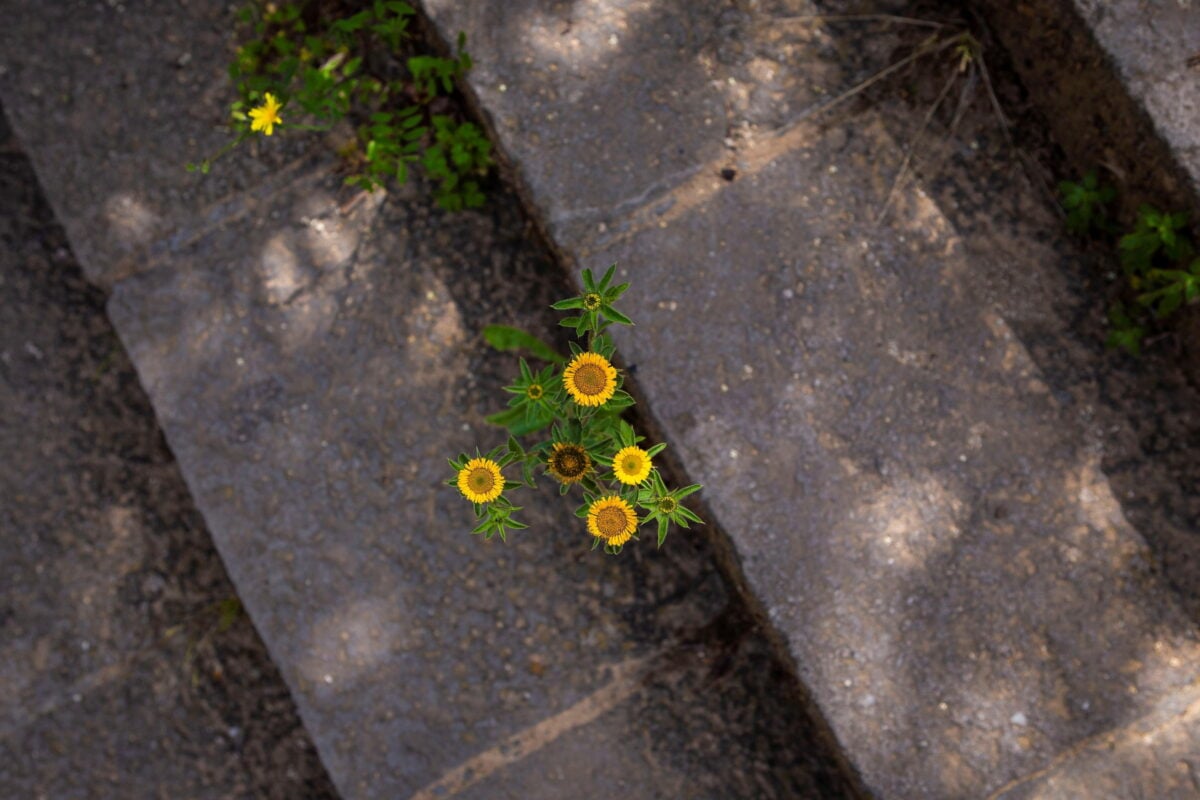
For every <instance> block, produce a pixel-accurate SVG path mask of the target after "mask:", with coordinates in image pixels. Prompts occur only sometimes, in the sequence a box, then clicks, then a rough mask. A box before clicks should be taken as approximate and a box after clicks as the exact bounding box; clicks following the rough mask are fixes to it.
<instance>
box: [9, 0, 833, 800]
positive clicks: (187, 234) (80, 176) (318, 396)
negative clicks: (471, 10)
mask: <svg viewBox="0 0 1200 800" xmlns="http://www.w3.org/2000/svg"><path fill="white" fill-rule="evenodd" d="M70 5H71V6H72V9H73V11H75V12H77V13H76V14H63V15H61V16H59V15H58V9H57V8H56V9H54V10H53V11H52V12H48V13H47V14H46V15H45V16H44V17H38V16H37V14H38V12H37V10H36V9H35V8H33V7H32V4H25V5H22V6H20V9H21V11H22V13H21V14H18V15H17V18H18V19H22V20H23V21H28V26H26V27H24V28H22V29H21V30H17V31H12V30H9V31H8V32H7V33H6V36H7V39H6V41H5V58H6V62H5V63H6V65H7V67H8V68H7V71H6V75H5V76H4V78H3V80H0V94H2V95H3V96H4V98H5V99H6V101H8V102H11V103H12V105H13V107H14V114H13V116H14V127H15V128H16V129H17V131H18V133H20V134H21V135H22V137H23V140H24V141H25V142H26V144H27V146H29V147H30V149H31V151H32V153H33V155H34V161H35V164H36V165H37V166H38V167H39V170H42V179H43V181H44V183H45V185H46V188H47V192H48V194H49V195H50V197H51V199H52V201H53V204H54V206H55V208H56V209H58V211H59V213H60V214H62V215H63V217H64V221H65V222H66V224H67V229H68V233H69V234H70V235H71V236H72V238H73V239H74V237H78V238H79V240H80V241H81V242H82V243H84V244H85V246H84V247H83V248H82V251H81V256H82V257H85V258H86V260H88V262H89V268H88V273H89V275H91V276H92V277H93V278H94V279H95V280H98V281H101V282H108V283H115V286H114V288H113V292H112V297H111V300H110V303H109V313H110V316H111V318H112V319H113V321H114V323H115V326H116V328H117V330H118V332H119V334H120V335H121V337H122V340H123V342H124V343H125V344H126V346H127V347H128V349H129V352H130V355H131V357H132V359H133V361H134V363H135V365H136V367H137V369H138V373H139V376H140V377H141V379H142V382H143V384H144V385H145V386H146V388H147V391H148V394H149V395H150V398H151V401H152V402H153V404H154V407H155V411H156V413H157V415H158V418H159V420H160V422H161V423H162V425H163V428H164V431H165V432H166V435H167V439H168V441H169V442H170V445H171V448H172V450H173V452H174V453H175V455H176V457H177V458H178V460H179V464H180V469H181V471H182V473H183V475H184V477H185V478H186V480H187V482H188V487H189V489H190V490H191V492H192V494H193V496H194V498H195V500H196V504H197V507H198V508H199V509H200V511H201V512H202V513H203V515H204V518H205V521H206V523H207V525H208V527H209V529H210V530H211V532H212V536H213V539H214V541H215V543H216V545H217V547H218V549H219V551H220V552H221V554H222V557H223V559H224V560H225V562H226V564H227V565H228V568H229V572H230V576H231V577H232V579H233V582H234V584H235V585H236V587H237V589H238V594H239V596H240V597H241V599H242V600H243V602H244V604H245V606H246V608H247V610H248V612H249V614H250V616H251V618H252V619H254V621H255V624H256V625H257V626H258V627H259V629H260V630H261V631H262V633H263V638H264V641H265V642H266V644H267V645H268V647H269V649H270V651H271V654H272V656H273V657H274V659H275V660H276V662H277V663H278V664H279V667H280V671H281V673H282V674H283V676H284V678H285V679H286V681H287V682H288V684H289V686H290V687H291V688H292V690H293V694H294V696H295V697H296V701H297V705H298V707H299V710H300V712H301V716H302V717H303V719H304V721H305V725H306V728H307V729H308V730H309V732H310V733H311V734H312V736H313V739H314V741H315V743H316V745H317V748H318V750H319V751H320V753H321V757H322V760H323V761H324V763H325V764H326V766H327V767H328V768H329V770H330V774H331V777H332V778H333V780H334V782H335V783H336V784H337V787H338V789H339V791H340V792H341V793H342V794H343V796H346V797H407V796H414V797H434V796H437V797H444V796H450V795H455V794H457V795H463V796H471V797H488V798H502V797H528V796H541V797H561V796H564V794H569V793H571V792H574V791H585V792H586V793H587V794H589V795H591V796H602V797H613V796H630V797H647V798H649V797H672V798H676V797H680V798H724V797H780V798H790V797H817V796H827V797H853V796H856V794H857V792H856V789H855V786H854V784H853V782H852V780H851V779H849V778H848V777H847V776H846V775H844V774H843V771H842V765H841V762H840V760H839V758H838V755H837V753H836V752H835V751H833V750H832V749H831V748H829V747H828V740H829V737H828V735H827V734H826V733H825V731H824V730H823V728H822V726H821V725H820V724H819V721H816V720H814V719H812V718H810V717H808V716H807V715H806V712H805V707H804V705H803V699H802V697H801V694H802V691H801V689H800V688H799V686H798V685H797V684H796V683H795V681H794V678H793V677H792V676H791V675H790V674H789V673H788V671H787V670H786V669H785V667H784V665H783V664H782V663H781V662H780V661H779V660H778V658H777V657H776V655H775V654H774V653H773V651H772V650H771V648H770V647H769V645H768V643H767V641H766V639H765V637H764V635H763V633H762V631H761V630H759V629H758V628H757V627H756V626H755V624H754V621H753V620H752V619H751V618H750V617H749V615H748V614H747V613H746V610H745V609H744V607H742V606H741V605H740V601H739V598H738V597H737V596H736V595H734V594H731V593H730V592H729V591H728V590H727V588H726V586H725V584H724V583H723V580H722V578H721V576H720V574H719V572H718V570H717V568H716V566H715V563H714V558H713V555H712V551H711V549H710V548H709V546H708V543H707V542H706V541H705V540H704V539H703V538H700V537H694V538H689V537H678V538H677V541H676V542H674V543H673V546H672V547H670V548H666V549H664V550H663V551H661V552H655V551H653V550H652V549H650V548H638V549H633V548H630V549H629V550H628V551H627V552H626V554H625V556H624V557H623V558H620V559H613V558H606V557H604V556H603V554H600V553H594V552H592V551H591V550H590V548H589V544H590V541H589V539H588V537H587V535H586V532H585V531H584V529H583V528H582V527H581V524H580V522H579V520H578V519H576V518H575V517H574V516H573V514H571V511H570V507H569V506H568V505H567V504H565V503H564V502H563V501H561V500H560V499H559V498H558V497H557V494H556V493H553V492H545V493H543V494H542V495H540V496H538V497H531V498H529V500H528V501H527V502H526V505H527V507H528V512H527V518H528V521H529V522H530V523H531V525H532V527H533V529H532V530H531V531H529V532H528V533H527V534H525V535H521V536H516V537H514V540H513V541H512V542H510V543H509V544H508V545H504V544H503V543H501V542H492V543H490V544H483V543H482V542H480V541H478V540H475V539H472V538H471V537H470V536H469V534H468V533H467V531H468V530H469V528H470V517H471V515H470V508H469V506H467V505H466V503H465V501H463V499H462V498H461V497H460V496H458V493H457V492H456V491H455V490H453V489H451V488H449V487H446V486H444V485H443V484H442V481H443V480H444V478H445V477H446V476H447V469H448V468H447V466H446V458H447V456H449V455H451V454H453V453H454V452H456V451H457V450H458V449H466V448H471V447H474V446H475V445H476V444H479V445H480V446H482V447H485V448H486V447H488V446H490V445H492V444H494V443H495V442H496V441H497V440H498V435H499V434H498V432H497V431H496V430H495V429H492V428H489V427H487V426H486V425H484V424H483V421H482V420H483V416H484V415H485V414H487V413H489V412H491V411H494V410H496V408H497V407H498V406H500V405H501V404H502V402H503V397H504V394H503V392H502V389H501V387H502V386H503V385H504V384H506V383H507V382H508V381H509V380H511V378H512V375H513V372H514V367H515V363H514V360H513V359H511V358H510V357H497V356H496V354H494V353H492V352H490V351H487V350H486V349H485V348H484V346H483V345H482V342H481V341H480V337H479V335H478V334H479V330H480V328H481V327H482V326H483V325H484V324H487V323H490V322H508V323H514V324H519V325H522V326H524V327H527V328H530V329H533V330H535V331H538V332H540V333H541V334H542V335H544V336H545V335H549V336H553V335H555V328H554V319H552V318H550V317H549V316H548V312H547V309H546V306H547V305H548V304H549V303H550V302H551V301H552V300H554V299H557V298H558V297H560V296H562V294H563V293H564V292H565V291H567V285H566V282H565V281H564V280H563V276H562V274H561V273H560V272H559V271H557V269H556V268H555V266H554V264H553V262H552V261H550V260H549V259H548V257H547V256H546V254H545V253H543V252H542V251H541V250H539V249H538V247H537V246H536V237H535V236H533V235H532V232H531V231H530V230H527V229H526V227H525V225H524V222H523V218H522V217H521V215H520V213H519V211H518V209H517V203H516V201H515V199H514V198H513V197H512V196H511V195H507V194H504V193H503V192H502V190H500V189H499V188H497V194H496V195H495V197H494V199H493V205H492V207H491V210H490V211H488V212H484V213H469V214H462V215H458V216H446V215H443V214H440V213H433V212H432V211H431V209H430V203H429V197H428V193H427V192H426V190H425V189H423V188H420V187H411V188H410V189H408V190H405V191H404V192H400V193H396V194H394V195H392V196H390V197H385V196H383V195H367V194H361V193H358V192H353V191H350V190H347V189H345V188H344V187H343V186H342V184H341V179H340V177H339V176H338V175H336V174H334V171H333V169H332V166H331V164H330V163H328V162H323V161H321V160H319V159H317V160H312V159H299V160H292V161H288V162H287V163H288V164H289V165H290V166H289V167H288V168H286V169H280V170H278V171H276V172H274V173H273V174H272V175H271V176H270V178H269V179H265V180H264V181H262V182H260V183H258V184H254V183H253V182H252V181H250V180H249V179H247V180H246V186H245V189H244V190H243V189H242V187H241V186H240V185H239V186H231V187H225V189H220V187H218V188H213V187H211V186H205V188H204V189H203V191H202V192H200V193H199V194H198V195H197V196H195V197H190V198H189V196H188V190H187V189H186V186H187V185H190V184H186V185H185V188H183V189H179V190H178V192H176V190H175V189H174V188H172V187H176V186H178V184H177V183H176V182H177V181H178V180H179V178H178V176H177V174H176V173H174V172H170V171H169V169H170V168H169V167H167V166H164V164H165V160H166V159H169V158H171V157H172V154H173V150H174V149H176V147H177V143H178V142H180V141H182V140H184V139H186V138H187V136H188V135H189V132H191V131H193V130H197V131H198V130H203V129H204V122H203V121H200V122H198V121H196V120H193V119H190V118H188V117H187V116H186V115H184V114H182V113H176V112H180V111H181V110H182V109H183V108H185V107H187V106H186V103H185V100H184V99H183V98H181V96H180V95H179V92H178V89H177V87H176V81H177V77H176V73H175V72H174V71H172V70H171V69H165V68H163V65H162V64H158V66H155V65H154V64H153V63H149V62H146V61H144V58H145V53H146V52H157V51H156V50H155V48H157V47H159V46H160V44H161V43H156V44H155V45H154V46H153V47H152V48H150V50H149V51H146V50H143V49H139V48H136V47H133V46H132V45H131V46H129V47H125V48H121V47H118V48H114V49H112V50H111V51H106V53H107V55H106V56H105V58H106V61H105V64H106V69H105V70H101V71H99V72H97V74H96V75H95V76H93V75H92V73H91V71H90V69H89V67H88V64H89V63H91V59H92V56H91V55H90V54H89V53H88V52H87V50H86V49H85V48H84V47H83V46H81V44H86V43H88V42H92V41H99V40H106V39H107V38H112V39H119V38H120V36H122V35H124V33H123V32H124V31H126V29H127V27H128V30H129V31H132V32H136V31H137V30H139V28H138V25H144V26H148V27H147V29H148V30H158V29H162V30H167V31H171V32H172V35H175V36H177V37H181V39H182V40H187V39H188V36H189V31H190V30H192V29H193V28H198V29H200V32H201V33H200V34H198V35H199V39H198V40H203V31H204V30H209V29H216V28H220V27H221V26H225V25H228V24H229V18H228V17H222V16H221V14H222V13H224V12H223V9H224V8H225V6H226V5H228V4H223V3H216V2H191V3H189V4H188V5H187V7H186V8H183V7H176V6H173V5H172V6H164V5H162V4H158V3H149V2H146V3H127V4H111V5H110V6H109V7H107V8H105V7H103V6H101V7H95V6H93V5H91V4H70ZM118 6H119V7H120V8H124V9H125V10H124V11H117V10H115V9H116V8H117V7H118ZM132 17H137V18H138V19H140V20H142V22H140V23H136V24H132V23H127V22H126V21H125V20H128V19H130V18H132ZM155 26H158V27H157V28H156V27H155ZM109 28H112V29H113V30H112V33H111V36H110V34H109V33H108V29H109ZM35 37H43V38H42V39H41V40H40V41H38V42H37V43H36V44H29V42H30V41H31V40H32V39H33V38H35ZM88 46H89V47H90V45H88ZM43 49H44V50H45V51H47V52H54V53H57V54H58V55H59V57H58V58H57V59H56V60H53V61H52V60H49V59H47V58H46V57H45V56H44V55H43V52H42V51H43ZM210 55H211V60H210V61H206V62H205V63H207V64H208V66H207V67H203V69H202V68H201V67H202V65H200V64H199V63H198V61H197V60H195V59H193V61H191V62H190V64H189V69H195V70H197V71H198V72H199V73H201V74H199V75H197V76H193V77H189V78H187V80H188V81H194V82H195V85H196V86H210V85H211V86H216V85H217V84H218V81H219V78H218V77H217V69H216V66H215V65H216V64H217V63H218V62H220V61H221V54H220V53H214V54H206V55H205V58H206V59H209V58H210ZM205 70H207V72H205ZM110 71H111V72H112V73H113V74H128V73H134V74H136V75H137V76H138V80H137V81H136V85H137V97H138V98H139V99H140V101H141V103H142V104H143V105H145V106H146V107H153V108H156V109H159V115H158V116H157V117H156V118H154V119H150V120H144V121H142V122H141V123H140V124H137V125H132V124H129V125H126V124H120V125H116V127H112V128H109V127H105V126H99V125H96V126H89V125H86V124H83V123H84V122H85V121H86V120H88V119H92V118H96V119H101V120H102V119H106V118H107V117H106V115H107V114H108V113H109V112H108V111H107V110H106V108H105V107H104V106H105V105H106V103H108V102H109V99H108V98H107V96H105V95H103V94H101V93H100V92H99V90H98V89H99V88H101V87H103V86H104V85H105V84H103V83H102V82H103V81H105V80H107V77H106V76H108V75H109V74H110ZM210 73H211V74H210ZM35 79H36V81H37V82H38V83H39V84H40V83H42V82H45V83H47V84H52V85H54V86H56V87H59V89H58V91H59V92H60V93H62V94H63V95H64V96H69V97H70V98H71V99H72V102H71V103H70V104H69V105H68V106H66V107H62V108H60V107H57V106H55V105H54V104H52V103H49V102H46V101H44V100H42V99H40V98H41V96H40V95H38V94H34V93H32V92H31V91H30V87H31V86H32V85H35V84H34V80H35ZM97 81H100V82H101V83H97ZM210 82H211V83H210ZM189 85H190V84H189ZM184 94H186V92H185V93H184ZM204 102H205V104H206V105H205V106H204V108H205V110H204V111H202V112H198V113H200V116H201V117H203V118H204V120H208V119H210V118H211V119H216V118H219V112H217V111H214V109H215V108H216V107H217V106H218V105H219V102H220V99H219V98H216V97H215V96H214V97H210V98H209V99H208V100H206V101H204ZM76 149H78V151H79V152H83V153H92V152H100V151H103V150H106V149H107V150H113V151H116V152H118V153H120V154H122V156H123V159H122V165H121V167H120V169H117V170H115V168H114V166H113V165H112V164H110V163H108V162H106V161H96V160H88V159H81V158H79V157H77V155H76ZM303 150H304V140H303V139H301V140H299V142H298V144H296V145H295V150H294V152H303ZM64 163H65V164H68V165H69V169H70V170H73V172H70V173H68V171H67V169H65V168H64V167H63V166H62V165H63V164H64ZM271 163H272V162H268V164H267V165H265V166H262V167H260V168H259V170H260V172H259V173H256V174H257V175H261V174H262V172H263V171H267V170H268V169H269V168H270V166H271ZM229 169H234V170H236V162H234V166H233V167H231V166H230V165H226V164H221V165H218V167H217V169H216V174H217V175H218V176H220V175H222V174H228V173H224V172H223V171H224V170H229ZM114 170H115V171H114ZM218 179H220V178H218ZM188 180H190V178H189V179H188ZM114 186H117V187H121V188H122V189H123V190H125V191H127V192H129V193H130V194H132V195H133V196H136V197H138V198H142V202H143V203H144V205H145V208H146V210H147V212H148V218H150V219H153V220H159V221H161V223H162V224H161V225H159V224H157V223H156V224H155V225H153V226H151V227H149V228H148V229H147V233H146V234H145V236H144V237H143V239H141V240H139V242H138V244H137V248H136V249H132V250H131V249H130V248H128V247H126V246H125V245H124V244H122V242H123V240H122V239H121V237H122V236H123V233H122V230H123V228H122V224H123V223H122V221H121V220H120V219H113V218H108V217H104V216H102V215H97V214H96V213H95V211H94V207H93V206H92V205H91V204H88V203H80V204H78V205H76V202H77V201H76V200H75V199H73V193H75V192H76V191H80V192H83V193H85V194H88V195H89V196H90V197H92V198H93V199H94V200H97V201H99V200H100V199H103V197H104V196H107V195H105V192H106V191H110V190H111V189H112V188H113V187H114ZM222 191H229V192H232V193H231V194H229V195H225V194H222V193H221V192H222ZM210 193H211V194H210ZM156 198H162V204H161V208H160V206H159V204H158V201H157V199H156ZM189 203H194V205H192V206H189V205H188V204H189ZM212 208H217V209H233V210H232V211H229V212H228V213H226V212H221V213H220V214H217V215H216V216H208V214H209V211H208V210H206V209H212ZM131 254H132V256H131ZM547 332H548V333H547ZM559 332H560V333H561V331H559ZM581 787H582V788H581Z"/></svg>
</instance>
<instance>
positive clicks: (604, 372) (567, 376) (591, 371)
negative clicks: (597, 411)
mask: <svg viewBox="0 0 1200 800" xmlns="http://www.w3.org/2000/svg"><path fill="white" fill-rule="evenodd" d="M563 385H564V386H565V387H566V388H567V393H568V394H570V395H571V399H573V400H574V401H575V402H576V403H578V404H579V405H581V406H600V405H604V404H605V403H607V402H608V401H609V400H610V399H612V396H613V392H615V391H616V390H617V371H616V369H614V368H613V365H612V364H609V363H608V359H607V358H605V357H604V356H602V355H600V354H599V353H580V354H579V355H577V356H575V358H573V359H571V363H570V364H567V368H566V369H565V370H563Z"/></svg>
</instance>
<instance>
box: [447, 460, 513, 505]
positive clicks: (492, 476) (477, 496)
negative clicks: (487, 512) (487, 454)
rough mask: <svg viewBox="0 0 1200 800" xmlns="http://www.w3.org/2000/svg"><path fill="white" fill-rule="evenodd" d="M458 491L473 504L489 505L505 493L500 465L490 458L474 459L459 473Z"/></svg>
mask: <svg viewBox="0 0 1200 800" xmlns="http://www.w3.org/2000/svg"><path fill="white" fill-rule="evenodd" d="M458 490H459V491H460V492H462V493H463V497H465V498H467V499H468V500H470V501H471V502H472V503H489V502H491V501H492V500H495V499H496V498H497V497H499V496H500V493H501V492H503V491H504V476H503V475H501V474H500V465H499V464H497V463H496V462H495V461H492V460H491V459H490V458H473V459H471V460H470V461H468V462H467V465H466V466H465V467H463V468H462V469H460V470H459V471H458Z"/></svg>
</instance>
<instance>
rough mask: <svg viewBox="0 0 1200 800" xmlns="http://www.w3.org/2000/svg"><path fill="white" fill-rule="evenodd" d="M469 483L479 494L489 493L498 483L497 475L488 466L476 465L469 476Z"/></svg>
mask: <svg viewBox="0 0 1200 800" xmlns="http://www.w3.org/2000/svg"><path fill="white" fill-rule="evenodd" d="M467 485H468V486H470V487H471V490H472V491H474V492H476V493H478V494H487V493H488V492H490V491H491V490H492V487H494V486H495V485H496V476H495V475H493V474H492V471H491V470H490V469H488V468H487V467H476V468H475V469H473V470H471V474H470V475H468V476H467Z"/></svg>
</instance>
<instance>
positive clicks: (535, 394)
mask: <svg viewBox="0 0 1200 800" xmlns="http://www.w3.org/2000/svg"><path fill="white" fill-rule="evenodd" d="M525 395H526V396H527V397H528V398H529V399H530V400H541V399H542V385H541V384H540V383H531V384H529V388H528V389H526V390H525Z"/></svg>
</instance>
